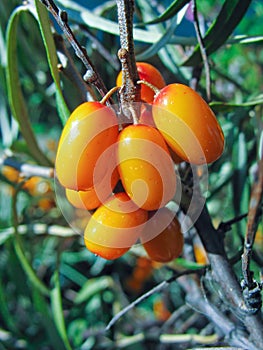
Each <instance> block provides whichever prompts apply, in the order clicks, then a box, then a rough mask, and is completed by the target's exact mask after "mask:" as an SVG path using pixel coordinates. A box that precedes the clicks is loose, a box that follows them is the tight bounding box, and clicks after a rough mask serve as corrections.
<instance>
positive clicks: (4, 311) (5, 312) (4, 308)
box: [0, 276, 16, 332]
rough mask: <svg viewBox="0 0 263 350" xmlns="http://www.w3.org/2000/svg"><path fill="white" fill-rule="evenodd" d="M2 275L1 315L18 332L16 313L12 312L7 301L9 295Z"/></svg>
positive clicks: (8, 326) (0, 285)
mask: <svg viewBox="0 0 263 350" xmlns="http://www.w3.org/2000/svg"><path fill="white" fill-rule="evenodd" d="M1 277H2V276H0V305H1V308H0V315H1V319H2V320H3V321H4V323H5V325H6V327H7V328H8V329H9V330H11V331H13V332H16V325H15V320H14V315H12V313H11V312H10V310H9V308H8V302H7V296H8V293H7V292H6V290H5V288H4V285H3V283H2V278H1Z"/></svg>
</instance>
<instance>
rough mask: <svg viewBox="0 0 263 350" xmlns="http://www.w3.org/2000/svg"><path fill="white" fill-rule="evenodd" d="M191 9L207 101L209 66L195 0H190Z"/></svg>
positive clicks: (209, 92)
mask: <svg viewBox="0 0 263 350" xmlns="http://www.w3.org/2000/svg"><path fill="white" fill-rule="evenodd" d="M192 10H193V16H194V27H195V31H196V37H197V41H198V43H199V46H200V52H201V56H202V59H203V63H204V68H205V80H206V96H207V100H208V102H210V100H211V78H210V67H209V63H208V59H207V54H206V49H205V45H204V42H203V38H202V35H201V31H200V27H199V21H198V14H197V6H196V0H192Z"/></svg>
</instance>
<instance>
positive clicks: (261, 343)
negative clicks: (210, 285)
mask: <svg viewBox="0 0 263 350" xmlns="http://www.w3.org/2000/svg"><path fill="white" fill-rule="evenodd" d="M190 201H191V196H190V194H189V193H187V192H184V190H183V196H182V201H181V203H180V206H181V208H182V210H183V211H184V212H188V207H189V203H190ZM194 226H195V228H196V230H197V232H198V235H199V237H200V238H201V241H202V243H203V246H204V248H205V250H206V252H207V256H208V259H209V262H210V265H211V275H212V278H213V280H214V281H215V282H216V283H217V285H218V288H219V290H220V294H221V295H222V297H223V299H222V301H223V302H225V303H226V304H227V305H231V312H233V314H234V315H235V316H236V317H237V318H239V319H240V320H242V321H243V322H244V325H245V326H246V327H247V330H248V333H249V340H250V341H251V342H253V343H254V344H255V345H256V346H257V347H258V349H263V324H262V320H261V316H260V313H259V312H256V310H255V309H254V308H253V307H250V306H249V303H247V302H246V301H245V298H244V296H243V293H242V289H241V286H240V283H239V282H238V280H237V278H236V275H235V273H234V271H233V269H232V266H231V264H230V262H229V260H228V258H227V256H226V253H225V248H224V234H223V232H222V227H221V229H219V230H216V229H215V228H214V226H213V224H212V220H211V217H210V214H209V212H208V209H207V206H206V205H204V207H203V210H202V212H201V214H200V216H199V217H198V219H197V220H196V222H195V224H194ZM228 228H229V227H228Z"/></svg>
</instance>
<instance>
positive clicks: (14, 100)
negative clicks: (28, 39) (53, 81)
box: [6, 6, 52, 166]
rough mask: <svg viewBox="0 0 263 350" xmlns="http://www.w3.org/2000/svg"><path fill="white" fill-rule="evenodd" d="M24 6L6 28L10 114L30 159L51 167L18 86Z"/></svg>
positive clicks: (14, 12)
mask: <svg viewBox="0 0 263 350" xmlns="http://www.w3.org/2000/svg"><path fill="white" fill-rule="evenodd" d="M27 10H28V9H27V7H26V6H19V7H17V8H16V9H15V10H14V11H13V13H12V14H11V16H10V19H9V22H8V26H7V38H6V42H7V69H6V76H7V78H6V79H7V91H8V99H9V104H10V107H11V110H12V114H13V116H14V117H15V119H16V120H17V121H18V124H19V127H20V131H21V133H22V135H23V137H24V139H25V141H26V143H27V145H28V148H29V149H30V152H31V155H32V157H33V158H34V159H35V160H36V161H37V162H38V163H39V164H41V165H44V166H51V165H52V164H51V162H50V160H49V159H48V158H47V157H46V155H45V154H44V153H43V152H42V150H41V149H40V147H39V146H38V143H37V140H36V138H35V135H34V132H33V129H32V127H31V123H30V119H29V115H28V111H27V106H26V103H25V100H24V97H23V93H22V89H21V86H20V79H19V73H18V61H17V27H18V21H19V17H20V14H21V13H22V12H23V11H27Z"/></svg>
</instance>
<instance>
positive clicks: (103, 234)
mask: <svg viewBox="0 0 263 350" xmlns="http://www.w3.org/2000/svg"><path fill="white" fill-rule="evenodd" d="M147 218H148V213H147V211H145V210H143V209H139V208H138V207H137V206H136V205H135V204H134V203H133V202H132V201H131V200H130V198H129V197H128V196H127V194H126V193H124V192H120V193H117V194H115V195H113V196H111V197H110V198H109V199H108V201H107V202H105V203H104V205H102V206H100V207H99V208H98V209H97V210H96V211H95V213H94V214H93V215H92V216H91V218H90V220H89V222H88V224H87V227H86V229H85V232H84V242H85V245H86V247H87V248H88V249H89V250H90V251H91V252H93V253H94V254H97V255H99V256H100V257H102V258H104V259H108V260H113V259H117V258H119V257H120V256H122V255H123V254H124V253H126V252H127V251H128V250H129V249H130V247H131V246H132V245H133V244H134V243H135V242H136V241H137V240H138V238H139V236H140V234H141V232H142V230H143V227H144V224H145V222H146V221H147Z"/></svg>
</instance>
